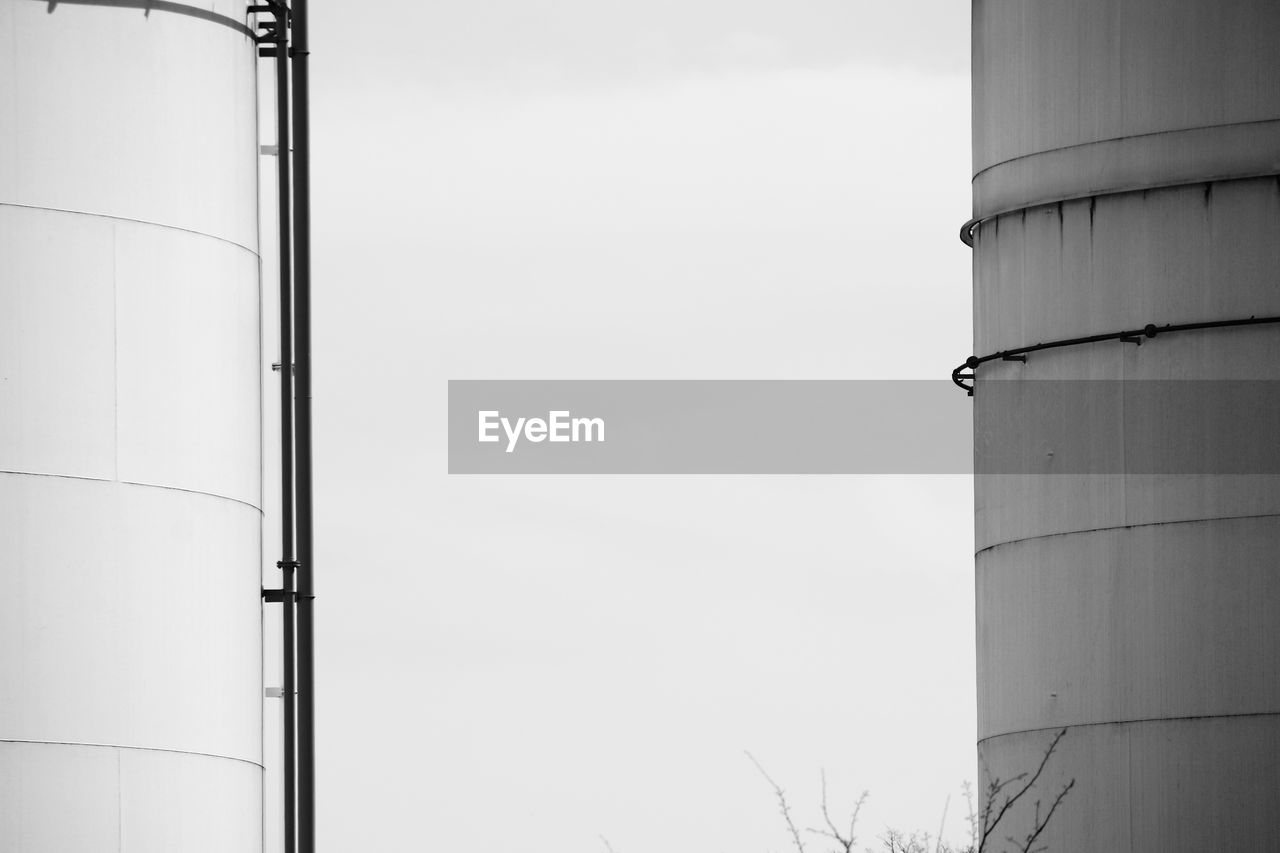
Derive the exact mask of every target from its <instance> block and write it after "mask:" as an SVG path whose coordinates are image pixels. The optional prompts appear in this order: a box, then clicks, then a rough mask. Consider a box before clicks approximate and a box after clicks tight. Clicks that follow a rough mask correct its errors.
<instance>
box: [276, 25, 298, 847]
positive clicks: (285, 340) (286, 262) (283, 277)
mask: <svg viewBox="0 0 1280 853" xmlns="http://www.w3.org/2000/svg"><path fill="white" fill-rule="evenodd" d="M275 14H276V37H277V42H276V149H277V152H276V154H277V158H276V164H277V168H278V170H279V173H278V187H279V191H280V195H279V206H280V211H279V213H280V551H281V559H280V575H281V584H280V586H281V590H282V596H281V599H282V600H281V602H280V612H281V622H282V630H281V632H282V635H283V659H284V663H283V678H282V682H283V683H282V685H281V699H282V701H283V704H284V736H283V740H284V853H294V851H295V850H296V849H297V811H296V810H297V790H296V787H297V786H296V781H297V775H296V774H297V758H296V750H297V735H296V733H295V731H294V724H295V719H296V710H295V696H294V690H295V685H294V629H293V608H294V602H293V570H294V564H295V563H294V561H295V559H296V558H295V556H294V542H293V524H294V512H293V480H294V470H293V268H292V260H293V259H292V248H293V230H292V226H291V224H290V206H291V205H292V195H291V188H290V184H289V159H290V158H289V56H288V42H289V36H288V33H289V12H288V9H287V8H286V7H285V6H284V4H283V3H281V4H280V5H278V6H277V7H276V13H275Z"/></svg>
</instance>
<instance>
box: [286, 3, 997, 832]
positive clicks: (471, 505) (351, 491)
mask: <svg viewBox="0 0 1280 853" xmlns="http://www.w3.org/2000/svg"><path fill="white" fill-rule="evenodd" d="M312 18H313V21H312V26H313V33H312V67H313V81H312V96H313V110H314V126H313V129H314V137H315V141H314V165H313V169H314V171H313V175H314V178H313V182H314V214H315V228H316V232H315V246H316V248H315V264H316V272H315V287H316V296H315V302H316V323H317V327H316V333H315V339H316V353H315V361H316V403H315V411H316V423H317V450H316V453H317V469H316V478H317V511H318V525H317V530H318V533H317V546H318V552H319V558H318V559H319V561H320V563H319V564H318V565H317V573H318V574H317V581H316V584H317V592H318V594H319V596H320V597H319V599H318V601H317V613H318V617H317V618H318V632H319V635H318V643H319V648H318V654H319V661H320V664H319V667H320V668H319V673H318V678H319V684H318V687H319V690H320V696H319V710H318V713H319V718H318V728H319V739H320V741H319V766H320V770H321V776H320V780H319V785H320V788H319V800H320V815H321V817H320V838H321V839H323V843H324V846H325V849H326V850H329V851H337V850H360V849H397V848H401V849H410V850H439V851H445V850H448V851H470V850H475V851H481V850H486V851H488V850H496V849H507V850H521V851H530V853H580V852H581V853H587V851H590V853H600V851H603V849H604V845H603V843H602V842H601V840H600V836H601V835H604V836H606V837H607V838H608V839H609V841H610V842H611V844H612V846H613V847H614V849H615V850H616V851H617V853H714V851H723V853H766V851H782V850H784V849H785V848H786V847H787V844H788V842H787V839H786V836H785V832H784V826H783V824H782V822H781V819H780V818H779V816H778V814H777V812H776V808H775V804H774V802H773V799H772V795H771V792H770V790H769V788H768V787H767V785H766V784H765V783H764V781H763V780H762V779H761V778H760V777H759V775H758V773H757V771H756V770H755V769H754V768H753V767H752V766H751V764H750V763H749V762H748V760H747V759H746V758H745V756H744V755H743V750H750V751H751V752H752V753H754V754H755V755H756V756H757V757H758V758H759V759H760V761H761V762H762V763H763V764H764V765H765V766H766V767H767V768H768V769H769V771H770V773H771V774H772V775H773V776H774V778H776V779H777V780H778V781H779V782H781V783H782V784H783V785H784V786H785V787H786V788H787V789H788V792H789V793H790V794H791V796H792V798H793V805H794V807H795V809H796V811H797V817H798V820H799V822H800V823H801V824H802V825H816V823H817V821H818V820H819V814H818V812H817V809H816V806H817V804H818V796H819V773H820V771H821V770H822V769H823V768H825V769H826V772H827V775H828V778H829V781H830V787H831V800H832V806H833V809H836V810H844V809H846V808H847V807H848V806H850V805H851V804H852V802H853V801H854V800H855V799H856V796H857V794H858V792H860V791H861V790H863V789H869V790H870V791H871V799H870V801H869V803H868V806H867V808H866V809H865V810H864V813H863V820H862V824H861V833H860V834H861V837H862V839H863V840H864V841H866V842H867V843H871V842H873V841H874V838H875V836H876V835H878V834H880V833H881V832H882V831H883V830H884V828H885V826H886V825H893V826H897V827H901V828H906V829H927V830H929V831H930V832H936V830H937V827H938V825H939V820H940V818H941V816H942V811H943V808H944V804H945V802H946V799H947V797H948V795H950V796H951V798H952V799H951V804H950V811H949V813H948V818H947V826H948V835H950V836H952V837H956V838H959V837H962V836H963V814H964V804H963V802H962V801H961V800H960V783H961V781H962V780H965V779H974V778H975V775H976V771H975V768H974V761H975V759H974V745H973V741H974V731H975V723H974V704H975V699H974V686H973V685H974V671H973V666H974V663H973V647H974V639H973V612H972V608H973V593H972V589H973V582H972V569H973V563H972V539H973V537H972V483H971V481H970V480H969V478H967V477H932V478H928V477H915V478H906V477H900V478H893V477H889V478H858V477H839V478H837V477H830V478H820V477H811V478H803V477H774V478H768V477H738V478H693V477H689V478H656V477H633V478H559V479H558V478H545V477H538V478H535V477H527V478H479V477H477V478H465V477H449V476H448V475H446V473H445V449H446V448H445V431H444V430H445V411H444V405H445V389H446V385H445V383H446V381H447V380H448V379H464V378H467V379H484V378H529V379H541V378H546V379H576V378H617V379H627V378H670V379H681V378H689V379H693V378H697V379H714V378H726V379H729V378H761V379H788V378H795V379H812V378H826V379H837V378H922V379H923V378H928V379H938V378H945V377H946V376H947V374H948V372H949V370H950V368H951V366H953V365H954V364H956V363H957V362H958V361H959V360H960V359H962V358H963V357H964V356H965V355H967V354H968V351H969V347H970V337H971V326H970V296H969V294H970V282H969V269H970V267H969V265H970V258H969V254H968V250H967V249H966V248H965V247H964V246H963V245H962V244H961V243H960V242H959V240H958V239H957V237H956V233H957V231H958V228H959V225H960V224H961V223H962V222H963V221H964V220H965V219H967V218H968V211H969V183H968V178H969V171H970V170H969V83H968V47H969V28H968V23H969V22H968V4H966V3H955V2H941V0H930V2H922V3H915V4H905V5H904V4H882V3H877V4H871V3H861V2H854V0H845V2H811V3H805V2H787V3H782V2H763V0H734V2H729V0H681V2H674V0H660V1H659V2H652V0H651V2H646V3H643V4H642V3H634V2H632V3H626V4H623V3H611V2H599V0H596V2H587V0H581V2H559V3H555V2H541V0H537V1H536V2H535V0H493V2H466V3H420V2H403V1H402V2H384V3H379V4H376V5H374V4H368V5H365V6H361V7H360V8H359V9H355V8H353V7H351V6H343V7H339V6H336V5H334V4H326V3H316V4H314V9H313V12H312ZM269 68H270V66H269V64H267V63H263V66H262V70H263V73H264V74H268V73H269ZM957 393H959V392H957Z"/></svg>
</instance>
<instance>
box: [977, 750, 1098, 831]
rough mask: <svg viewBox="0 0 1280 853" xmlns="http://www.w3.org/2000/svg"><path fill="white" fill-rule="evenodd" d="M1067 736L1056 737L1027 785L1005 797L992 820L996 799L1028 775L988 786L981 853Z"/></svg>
mask: <svg viewBox="0 0 1280 853" xmlns="http://www.w3.org/2000/svg"><path fill="white" fill-rule="evenodd" d="M1066 734H1067V730H1066V729H1063V730H1062V731H1060V732H1058V733H1057V734H1056V735H1055V736H1054V738H1053V741H1052V742H1051V743H1050V744H1049V748H1048V749H1046V750H1045V753H1044V757H1043V758H1041V759H1040V766H1039V767H1037V768H1036V772H1035V773H1033V774H1032V775H1031V778H1030V779H1029V780H1028V781H1027V783H1026V784H1025V785H1023V786H1022V787H1021V788H1019V789H1018V792H1017V793H1016V794H1014V795H1012V796H1009V795H1005V798H1004V802H1003V803H1002V804H1001V805H1000V806H999V809H998V810H997V811H996V813H995V818H994V819H992V818H991V812H992V808H993V802H994V801H995V799H996V798H997V797H998V796H999V795H1000V793H1001V792H1002V791H1003V790H1004V789H1005V788H1006V787H1007V786H1009V785H1011V784H1013V783H1015V782H1018V781H1021V780H1022V779H1024V778H1026V775H1027V774H1025V773H1021V774H1019V775H1017V776H1015V777H1013V778H1012V779H1009V780H1007V781H1004V782H1001V781H1000V780H999V779H993V780H991V782H990V783H989V784H988V789H987V790H988V793H987V802H986V805H985V806H984V807H983V817H982V835H981V837H980V838H979V840H978V851H979V853H985V851H986V849H987V840H988V839H989V838H990V837H991V833H992V832H994V831H995V828H996V827H997V826H999V825H1000V821H1001V820H1003V819H1004V816H1005V815H1006V814H1008V813H1009V809H1011V808H1013V804H1014V803H1016V802H1018V800H1020V799H1022V796H1023V795H1024V794H1026V793H1027V791H1030V790H1031V787H1032V786H1033V785H1035V783H1036V782H1037V781H1038V780H1039V779H1040V774H1042V773H1044V768H1045V765H1046V764H1048V763H1049V759H1050V758H1052V757H1053V753H1054V750H1056V749H1057V748H1058V743H1059V741H1061V740H1062V738H1063V737H1065V736H1066ZM1072 784H1075V780H1074V779H1073V780H1072ZM1070 787H1071V785H1068V786H1067V788H1068V789H1070ZM1041 831H1043V827H1042V828H1041ZM1037 834H1038V833H1037Z"/></svg>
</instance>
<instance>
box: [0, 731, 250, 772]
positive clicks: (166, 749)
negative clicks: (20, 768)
mask: <svg viewBox="0 0 1280 853" xmlns="http://www.w3.org/2000/svg"><path fill="white" fill-rule="evenodd" d="M0 743H34V744H44V745H46V746H89V747H94V748H96V749H136V750H140V751H143V752H170V753H174V754H175V755H199V756H201V757H203V758H217V759H220V760H222V761H239V762H241V763H243V764H249V765H252V766H254V767H257V768H258V769H260V770H261V769H263V765H262V763H261V762H258V761H254V760H252V759H249V758H240V757H239V756H236V755H220V754H219V753H216V752H200V751H199V750H194V749H171V748H169V747H164V746H130V745H128V744H123V743H92V742H90V741H80V740H32V739H28V738H10V737H5V738H0Z"/></svg>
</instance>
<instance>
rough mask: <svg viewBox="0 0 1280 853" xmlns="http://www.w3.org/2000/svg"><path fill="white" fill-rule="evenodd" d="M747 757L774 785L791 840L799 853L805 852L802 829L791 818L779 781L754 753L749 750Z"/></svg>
mask: <svg viewBox="0 0 1280 853" xmlns="http://www.w3.org/2000/svg"><path fill="white" fill-rule="evenodd" d="M747 758H749V759H751V763H752V764H754V765H755V766H756V769H757V770H759V771H760V775H761V776H763V777H764V778H765V781H767V782H768V783H769V784H770V785H772V786H773V793H774V794H775V795H776V796H777V798H778V809H779V811H781V812H782V819H783V820H785V821H786V822H787V830H788V831H789V832H790V833H791V840H792V841H793V842H795V845H796V850H797V851H798V853H805V849H804V841H803V840H802V839H801V838H800V830H798V829H796V824H795V821H793V820H792V819H791V807H790V806H789V805H787V795H786V793H785V792H784V791H783V790H782V787H781V786H780V785H779V784H778V783H777V782H775V781H773V777H772V776H770V775H769V774H768V773H767V772H766V771H765V769H764V767H763V766H762V765H761V764H760V762H759V761H756V757H755V756H754V755H752V754H751V753H750V752H747Z"/></svg>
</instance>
